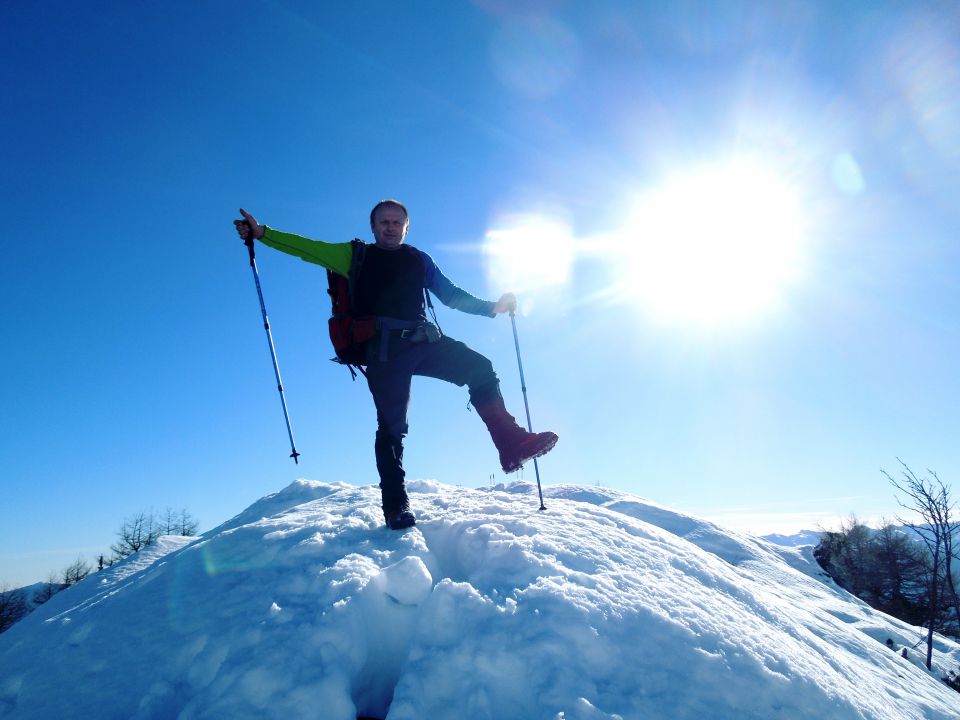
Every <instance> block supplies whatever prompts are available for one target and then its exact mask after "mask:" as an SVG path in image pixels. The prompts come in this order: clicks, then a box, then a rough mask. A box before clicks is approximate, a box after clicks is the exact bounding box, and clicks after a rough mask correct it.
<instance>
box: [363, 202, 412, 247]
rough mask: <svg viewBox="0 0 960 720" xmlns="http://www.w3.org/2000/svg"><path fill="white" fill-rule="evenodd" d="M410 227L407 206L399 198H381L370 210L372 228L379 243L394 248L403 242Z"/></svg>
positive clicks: (381, 245)
mask: <svg viewBox="0 0 960 720" xmlns="http://www.w3.org/2000/svg"><path fill="white" fill-rule="evenodd" d="M409 227H410V216H409V215H408V214H407V208H405V207H404V206H403V203H402V202H400V201H399V200H381V201H380V202H378V203H377V204H376V205H374V206H373V210H371V211H370V229H371V230H373V237H374V239H375V240H376V241H377V245H379V246H380V247H383V248H388V249H394V248H398V247H400V246H401V245H402V244H403V241H404V239H405V238H406V237H407V230H408V229H409Z"/></svg>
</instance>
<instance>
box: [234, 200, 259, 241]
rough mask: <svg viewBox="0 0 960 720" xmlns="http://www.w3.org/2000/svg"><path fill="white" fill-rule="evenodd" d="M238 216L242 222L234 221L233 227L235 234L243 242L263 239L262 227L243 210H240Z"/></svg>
mask: <svg viewBox="0 0 960 720" xmlns="http://www.w3.org/2000/svg"><path fill="white" fill-rule="evenodd" d="M240 214H241V215H243V220H234V221H233V225H234V227H236V228H237V234H238V235H239V236H240V238H241V239H242V240H243V241H244V242H250V241H251V240H254V239H256V240H259V239H260V238H262V237H263V225H261V224H260V223H258V222H257V219H256V218H255V217H254V216H253V215H251V214H250V213H248V212H247V211H246V210H244V209H243V208H240Z"/></svg>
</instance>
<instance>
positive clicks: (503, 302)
mask: <svg viewBox="0 0 960 720" xmlns="http://www.w3.org/2000/svg"><path fill="white" fill-rule="evenodd" d="M516 310H517V296H516V295H514V294H513V293H504V294H503V295H501V296H500V299H499V300H497V302H496V304H494V306H493V312H494V314H496V315H499V314H500V313H505V312H516Z"/></svg>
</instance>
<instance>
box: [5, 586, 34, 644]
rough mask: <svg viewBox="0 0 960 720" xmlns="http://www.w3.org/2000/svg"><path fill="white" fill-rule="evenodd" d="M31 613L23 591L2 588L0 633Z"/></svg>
mask: <svg viewBox="0 0 960 720" xmlns="http://www.w3.org/2000/svg"><path fill="white" fill-rule="evenodd" d="M29 612H30V608H29V607H27V598H26V596H25V595H24V594H23V590H11V589H9V588H8V587H7V586H6V585H4V586H3V587H0V633H2V632H4V631H5V630H6V629H7V628H9V627H10V626H11V625H13V624H14V623H15V622H17V621H18V620H19V619H20V618H22V617H23V616H24V615H26V614H27V613H29Z"/></svg>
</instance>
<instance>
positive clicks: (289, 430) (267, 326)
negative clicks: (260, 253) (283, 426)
mask: <svg viewBox="0 0 960 720" xmlns="http://www.w3.org/2000/svg"><path fill="white" fill-rule="evenodd" d="M243 244H244V245H246V246H247V251H248V252H249V253H250V267H251V268H252V269H253V281H254V283H256V285H257V297H259V298H260V313H261V314H262V315H263V328H264V330H266V331H267V344H268V345H269V346H270V357H271V359H272V360H273V373H274V375H276V377H277V390H279V391H280V404H281V405H283V418H284V419H285V420H286V421H287V435H288V436H289V437H290V449H291V450H292V452H291V453H290V457H292V458H293V462H295V463H296V464H297V465H299V464H300V461H299V460H298V459H297V458H299V457H300V453H298V452H297V446H296V445H295V444H294V442H293V428H291V427H290V413H288V412H287V400H286V398H285V397H284V396H283V382H282V381H281V380H280V366H279V365H277V351H276V348H274V346H273V334H272V333H271V332H270V320H268V319H267V306H266V305H264V304H263V290H261V289H260V273H258V272H257V261H256V259H255V258H254V253H253V236H252V234H251V236H250V237H248V238H247V239H246V240H244V241H243Z"/></svg>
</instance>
